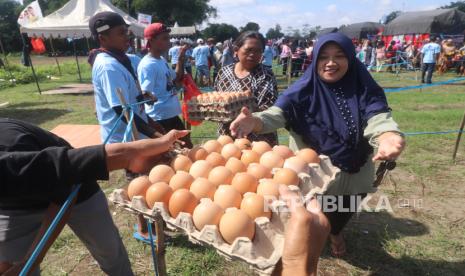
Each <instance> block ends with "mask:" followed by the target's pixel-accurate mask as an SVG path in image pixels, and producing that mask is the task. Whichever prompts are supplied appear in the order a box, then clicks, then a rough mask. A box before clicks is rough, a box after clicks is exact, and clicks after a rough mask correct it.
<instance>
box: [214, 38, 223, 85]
mask: <svg viewBox="0 0 465 276" xmlns="http://www.w3.org/2000/svg"><path fill="white" fill-rule="evenodd" d="M222 56H223V43H221V42H218V43H216V45H215V47H214V50H213V55H212V62H213V81H215V80H216V76H217V75H218V71H219V70H220V68H221V58H222ZM213 85H214V84H213Z"/></svg>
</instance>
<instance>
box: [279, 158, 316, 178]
mask: <svg viewBox="0 0 465 276" xmlns="http://www.w3.org/2000/svg"><path fill="white" fill-rule="evenodd" d="M283 168H289V169H291V170H293V171H295V172H296V173H298V174H299V173H308V172H309V170H310V169H309V167H308V163H307V162H305V161H304V160H303V159H302V158H301V157H299V156H293V157H290V158H288V159H286V161H284V166H283Z"/></svg>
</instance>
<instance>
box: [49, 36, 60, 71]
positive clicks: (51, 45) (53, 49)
mask: <svg viewBox="0 0 465 276" xmlns="http://www.w3.org/2000/svg"><path fill="white" fill-rule="evenodd" d="M50 48H52V55H53V57H54V58H55V62H56V64H57V67H58V73H59V74H60V76H61V68H60V63H59V62H58V58H57V56H56V55H57V53H56V52H55V47H53V39H52V35H50Z"/></svg>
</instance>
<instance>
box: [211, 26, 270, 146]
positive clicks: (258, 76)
mask: <svg viewBox="0 0 465 276" xmlns="http://www.w3.org/2000/svg"><path fill="white" fill-rule="evenodd" d="M233 48H234V53H235V56H236V57H237V59H238V61H237V60H236V61H237V62H235V63H233V64H230V65H227V66H224V67H222V68H221V69H220V71H219V72H218V77H217V78H216V81H215V90H216V91H219V92H237V91H247V90H249V91H251V92H252V95H253V97H254V98H255V103H256V106H257V110H255V111H263V110H266V109H267V108H269V107H271V106H273V105H274V102H275V101H276V99H277V96H278V85H277V82H276V78H275V77H274V75H273V72H272V71H271V70H270V69H268V68H266V67H264V66H263V65H262V64H261V60H262V56H263V51H264V49H265V38H264V37H263V35H261V34H260V33H259V32H255V31H246V32H243V33H242V34H241V35H239V37H238V38H237V39H236V41H234V45H233ZM233 119H234V118H231V120H233ZM218 132H219V134H220V135H231V134H230V131H229V123H226V124H223V123H221V124H219V126H218ZM248 138H249V139H250V140H252V141H266V142H268V143H270V145H271V146H273V145H277V144H278V135H277V133H276V132H272V133H267V134H254V133H251V134H250V135H249V136H248Z"/></svg>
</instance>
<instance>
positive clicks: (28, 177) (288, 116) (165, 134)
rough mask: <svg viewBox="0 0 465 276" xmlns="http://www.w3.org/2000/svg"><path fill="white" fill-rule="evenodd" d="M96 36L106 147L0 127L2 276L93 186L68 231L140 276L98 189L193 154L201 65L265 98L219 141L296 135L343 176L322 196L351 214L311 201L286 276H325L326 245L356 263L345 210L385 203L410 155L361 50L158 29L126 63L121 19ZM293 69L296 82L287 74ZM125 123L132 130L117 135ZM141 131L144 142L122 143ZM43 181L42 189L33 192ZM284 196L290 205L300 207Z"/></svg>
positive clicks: (17, 126) (104, 20) (289, 241)
mask: <svg viewBox="0 0 465 276" xmlns="http://www.w3.org/2000/svg"><path fill="white" fill-rule="evenodd" d="M89 28H90V30H91V32H92V35H93V36H94V38H95V39H96V40H97V41H98V42H99V45H100V48H98V49H95V50H93V51H92V52H91V53H90V55H89V64H90V65H91V67H92V83H93V86H94V91H95V93H94V94H95V108H96V114H97V119H98V122H99V124H100V126H101V135H102V136H101V139H102V142H103V141H108V144H107V145H100V146H94V147H87V148H82V149H72V148H71V146H70V145H69V144H68V143H66V142H65V141H64V140H62V139H60V138H58V137H56V136H54V135H53V134H51V133H48V132H46V131H44V130H41V129H39V128H37V127H35V126H31V125H29V124H27V123H24V122H21V121H16V120H0V124H1V125H2V128H3V129H5V130H7V131H5V133H4V135H2V139H0V149H1V150H2V151H1V152H2V153H1V154H0V165H1V166H0V168H1V169H2V170H1V173H2V179H3V180H2V182H1V184H0V189H1V191H3V192H2V194H1V196H0V273H2V272H3V271H5V270H7V269H9V268H10V267H11V266H12V265H13V264H14V263H16V262H18V261H21V258H22V257H23V256H25V254H26V252H27V251H28V248H29V246H30V245H31V243H32V242H33V240H34V238H35V234H36V233H37V232H38V231H39V227H40V221H41V219H43V218H44V216H46V214H47V213H46V208H47V206H48V204H49V203H57V204H59V203H61V202H63V200H64V199H65V198H66V197H67V195H68V194H69V192H70V190H71V187H72V185H75V184H76V183H83V187H82V188H81V190H80V193H79V196H78V199H77V204H76V206H75V207H74V209H73V212H72V213H71V215H70V220H69V225H70V226H71V228H72V230H73V231H74V232H75V233H76V234H77V235H78V236H79V237H80V238H81V240H83V242H84V244H85V245H86V247H87V248H88V250H89V251H90V252H91V253H92V255H93V256H94V258H95V259H96V260H97V262H98V264H99V266H100V267H101V268H102V270H103V271H105V272H106V273H107V274H109V275H133V273H132V269H131V266H130V262H129V258H128V255H127V252H126V250H125V248H124V245H123V243H122V241H121V237H120V236H119V234H118V230H117V228H116V227H115V225H114V223H113V220H112V218H111V215H110V213H109V210H108V206H107V202H106V199H105V196H104V194H103V192H102V191H101V189H100V187H99V186H98V184H97V182H96V180H99V179H106V178H108V172H109V171H112V170H116V169H126V170H127V172H128V173H146V172H147V171H148V169H149V168H150V167H151V166H153V165H154V164H156V163H157V162H159V160H160V158H161V157H160V155H161V154H163V153H164V152H166V151H168V150H170V149H171V147H172V145H173V143H175V142H179V143H180V144H181V145H183V146H184V147H188V148H190V147H192V146H193V145H192V142H191V140H190V137H189V132H188V131H186V130H185V126H184V124H183V122H182V121H181V118H180V114H181V107H180V101H179V93H182V80H183V78H184V76H185V74H192V72H193V70H192V66H195V69H196V70H195V74H194V75H195V76H194V78H195V79H196V80H197V82H199V83H201V84H207V85H212V86H213V87H214V88H215V90H217V91H219V92H222V93H230V92H235V91H250V93H251V95H252V97H253V98H254V99H255V103H256V106H257V108H256V109H255V110H249V109H247V108H245V107H244V108H243V109H242V111H241V114H240V115H239V116H238V117H237V118H231V122H229V123H226V124H220V125H219V126H218V134H228V135H232V136H234V137H237V138H240V137H248V138H249V139H250V140H252V141H263V140H265V141H268V142H269V143H270V144H272V145H276V144H278V139H277V130H278V129H280V128H286V129H287V130H288V131H289V133H290V139H289V140H290V142H289V147H290V148H291V149H292V150H295V151H297V150H301V149H304V148H312V149H313V150H315V151H316V152H317V153H318V154H322V155H326V156H329V158H330V159H331V161H332V163H333V164H334V165H335V166H337V167H339V168H340V170H341V173H340V174H338V177H337V178H336V179H335V180H334V181H332V182H331V183H330V184H329V185H328V189H327V191H326V192H325V193H324V195H322V196H324V197H328V198H332V199H336V201H337V202H338V204H337V205H338V206H341V205H342V206H343V210H338V209H337V208H336V210H334V209H331V208H330V209H325V207H324V206H320V207H318V204H317V203H316V202H317V200H315V199H313V200H312V201H310V202H307V208H308V209H310V210H307V209H305V208H304V207H303V206H302V205H301V206H300V208H297V209H295V210H293V211H292V212H291V220H290V222H289V224H288V227H287V230H286V233H285V242H284V252H283V257H282V271H281V273H282V275H304V274H308V275H315V274H316V272H317V263H318V259H319V256H320V254H321V252H322V249H323V247H324V244H325V242H326V240H327V239H329V241H330V243H331V253H332V254H333V255H334V256H336V257H340V256H343V255H344V254H345V253H346V245H345V241H344V237H343V235H342V230H343V229H344V227H345V226H346V225H347V223H348V221H349V220H350V218H351V216H352V215H353V214H354V211H353V210H352V211H350V212H347V210H346V208H347V207H348V206H349V205H350V206H352V202H354V198H355V200H357V198H363V197H365V196H366V195H367V193H373V192H376V190H377V188H376V187H375V186H374V185H373V182H374V166H375V163H374V162H375V161H390V160H395V159H396V158H397V157H398V156H399V155H400V154H401V153H402V151H403V149H404V146H405V141H404V136H403V134H402V132H401V131H400V130H399V128H398V125H397V124H396V122H395V121H394V119H393V118H392V114H391V109H390V108H389V105H388V102H387V99H386V96H385V95H384V91H383V89H382V88H381V87H380V86H379V85H378V84H377V83H376V82H375V80H374V79H373V78H372V76H371V75H370V73H369V72H368V70H366V67H367V66H366V62H364V61H366V60H367V59H368V57H364V58H363V59H362V60H360V55H357V51H356V47H355V45H354V43H353V41H351V40H350V39H349V38H348V37H346V36H344V35H342V34H339V33H333V34H328V35H325V36H322V37H320V38H319V39H318V40H317V41H316V42H315V43H313V41H309V42H304V43H300V42H299V41H295V40H282V41H280V43H277V42H276V41H266V40H265V38H264V37H263V35H262V34H260V33H259V32H256V31H245V32H243V33H241V34H240V35H239V37H238V38H237V39H235V40H234V41H231V40H227V41H224V42H223V43H216V42H215V40H214V39H210V38H209V39H207V40H206V42H205V41H204V40H203V39H198V40H197V41H196V42H197V43H196V44H197V45H196V46H195V47H193V45H190V43H187V41H179V42H174V43H173V45H172V44H171V41H170V31H171V30H170V29H169V28H168V27H167V26H166V25H164V24H162V23H153V24H151V25H149V26H148V27H147V28H146V29H145V31H144V37H145V39H146V40H147V49H146V53H145V55H144V56H143V57H142V58H141V57H139V56H138V55H134V54H127V50H128V48H129V37H128V26H127V24H126V22H125V21H124V19H123V18H122V17H121V16H120V15H118V14H116V13H112V12H102V13H99V14H97V15H94V16H93V17H92V19H91V20H90V22H89ZM314 44H315V45H314ZM367 45H368V43H367ZM433 46H434V45H433ZM361 49H363V47H362V48H361ZM360 51H361V50H359V52H358V54H360ZM434 51H436V49H435V48H434V47H433V53H434ZM357 56H358V59H357ZM424 56H426V54H424ZM371 57H372V56H371ZM371 57H370V58H371ZM278 58H279V60H280V62H281V64H282V65H283V66H282V70H283V74H288V73H290V74H291V75H292V76H294V77H299V76H301V78H299V79H298V80H297V81H296V82H295V83H293V84H292V85H291V86H290V87H289V88H287V89H286V90H285V91H284V92H282V93H281V94H278V87H277V81H276V77H275V75H274V73H273V70H271V69H272V66H273V59H278ZM289 67H290V68H291V72H288V71H286V70H288V68H289ZM302 72H303V73H302ZM212 75H213V77H212V78H211V77H210V76H212ZM315 103H316V104H315ZM127 105H131V106H132V110H133V116H129V118H131V119H129V118H125V116H123V115H124V114H123V113H124V110H123V106H127ZM121 118H122V121H123V122H122V123H120V124H119V125H118V124H116V123H117V122H118V120H119V119H121ZM131 122H132V123H133V125H134V126H133V129H134V130H135V133H138V134H139V135H138V137H135V135H134V136H133V140H134V141H131V142H128V143H120V142H121V141H125V139H126V138H125V137H126V134H127V132H126V126H127V125H129V124H131ZM131 125H132V124H131ZM115 126H116V127H115ZM179 140H181V141H179ZM42 178H43V179H44V180H43V181H42V182H41V183H40V184H37V183H36V182H37V181H34V180H36V179H42ZM18 187H19V189H18ZM283 189H284V188H282V187H281V190H282V191H281V192H282V193H281V195H282V196H283V197H284V198H286V197H288V198H289V197H292V196H294V197H295V195H291V194H290V191H289V190H286V189H284V190H283ZM331 201H332V202H334V200H331ZM316 207H318V208H316ZM31 210H32V211H31ZM17 229H22V230H23V231H16V230H17ZM34 273H35V274H34V275H37V274H38V273H39V272H38V270H37V271H35V272H34Z"/></svg>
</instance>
